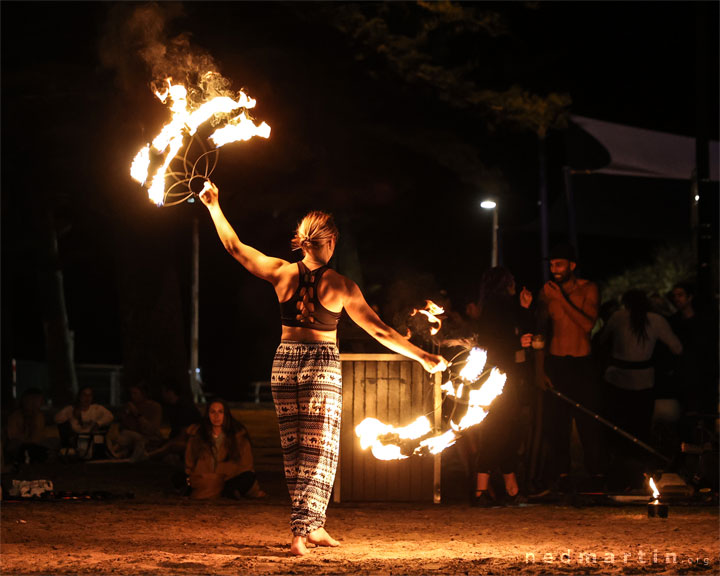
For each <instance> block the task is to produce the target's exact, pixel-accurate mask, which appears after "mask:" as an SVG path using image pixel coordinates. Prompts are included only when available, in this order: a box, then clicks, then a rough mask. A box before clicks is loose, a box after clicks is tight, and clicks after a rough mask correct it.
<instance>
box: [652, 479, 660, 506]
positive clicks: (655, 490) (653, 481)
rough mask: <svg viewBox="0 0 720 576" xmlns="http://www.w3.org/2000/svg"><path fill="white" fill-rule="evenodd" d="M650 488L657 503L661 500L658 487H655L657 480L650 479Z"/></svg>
mask: <svg viewBox="0 0 720 576" xmlns="http://www.w3.org/2000/svg"><path fill="white" fill-rule="evenodd" d="M650 488H651V489H652V492H653V498H655V502H657V500H658V498H660V491H659V490H658V489H657V486H656V485H655V480H653V479H652V478H650Z"/></svg>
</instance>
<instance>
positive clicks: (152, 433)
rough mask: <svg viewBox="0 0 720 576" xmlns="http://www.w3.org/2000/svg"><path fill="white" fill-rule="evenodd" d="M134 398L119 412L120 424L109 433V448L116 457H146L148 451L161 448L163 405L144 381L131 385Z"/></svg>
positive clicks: (141, 458)
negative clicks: (151, 396)
mask: <svg viewBox="0 0 720 576" xmlns="http://www.w3.org/2000/svg"><path fill="white" fill-rule="evenodd" d="M129 392H130V401H129V402H128V403H127V404H126V405H125V406H124V407H123V408H122V410H121V411H120V414H119V415H118V422H117V424H113V426H112V427H111V428H110V431H109V432H108V436H107V441H108V449H109V450H110V452H111V453H112V454H113V456H115V457H116V458H129V459H130V460H132V461H138V460H144V459H146V458H147V457H148V450H153V449H155V448H158V447H160V445H161V444H162V443H163V441H164V438H163V435H162V431H161V426H162V406H160V404H159V403H158V402H155V401H154V400H151V399H150V398H148V396H147V392H146V391H145V388H144V386H143V385H142V384H133V385H132V386H130V389H129Z"/></svg>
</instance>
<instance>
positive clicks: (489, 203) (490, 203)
mask: <svg viewBox="0 0 720 576" xmlns="http://www.w3.org/2000/svg"><path fill="white" fill-rule="evenodd" d="M480 208H484V209H485V210H492V211H493V237H492V260H491V263H490V265H491V266H493V267H494V266H497V265H498V233H499V228H498V205H497V202H495V201H494V200H483V201H482V202H480Z"/></svg>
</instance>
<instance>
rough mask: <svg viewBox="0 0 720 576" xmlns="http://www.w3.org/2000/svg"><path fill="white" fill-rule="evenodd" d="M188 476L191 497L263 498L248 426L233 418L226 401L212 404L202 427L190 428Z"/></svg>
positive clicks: (187, 458)
mask: <svg viewBox="0 0 720 576" xmlns="http://www.w3.org/2000/svg"><path fill="white" fill-rule="evenodd" d="M188 435H189V438H190V439H189V440H188V443H187V447H186V449H185V474H186V475H187V481H188V485H189V486H190V488H191V492H190V497H191V498H196V499H198V500H205V499H209V498H217V497H218V496H225V497H227V498H239V497H240V496H246V497H248V498H262V497H264V496H265V492H263V491H262V490H261V489H260V486H259V484H258V481H257V477H256V476H255V468H254V464H253V455H252V447H251V445H250V439H249V437H248V432H247V429H246V428H245V426H243V425H242V424H241V423H240V422H238V421H237V420H235V418H233V415H232V412H230V407H229V406H228V405H227V402H225V401H224V400H220V399H216V400H213V401H212V402H210V404H208V407H207V411H206V412H205V416H203V418H202V420H200V422H199V423H198V424H192V425H191V426H189V427H188Z"/></svg>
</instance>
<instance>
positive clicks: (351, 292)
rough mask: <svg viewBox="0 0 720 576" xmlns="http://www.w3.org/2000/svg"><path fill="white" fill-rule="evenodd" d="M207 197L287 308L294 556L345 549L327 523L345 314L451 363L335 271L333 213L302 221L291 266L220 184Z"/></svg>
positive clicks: (284, 403) (280, 401)
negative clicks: (266, 249)
mask: <svg viewBox="0 0 720 576" xmlns="http://www.w3.org/2000/svg"><path fill="white" fill-rule="evenodd" d="M200 198H201V200H202V202H203V203H204V204H205V206H207V208H208V210H209V212H210V216H211V217H212V220H213V223H214V224H215V228H216V230H217V233H218V236H219V237H220V240H221V241H222V243H223V245H224V246H225V249H226V250H227V251H228V252H229V253H230V254H231V255H232V256H233V257H234V258H235V259H236V260H237V261H238V262H240V264H242V265H243V266H244V267H245V268H246V269H247V270H248V271H249V272H251V273H252V274H254V275H255V276H257V277H258V278H261V279H263V280H266V281H268V282H270V283H271V284H272V286H273V288H274V289H275V294H276V296H277V298H278V302H279V303H280V318H281V324H282V341H281V342H280V345H279V346H278V349H277V351H276V353H275V359H274V361H273V369H272V376H271V384H272V393H273V400H274V401H275V409H276V411H277V415H278V423H279V425H280V441H281V444H282V449H283V460H284V468H285V478H286V480H287V484H288V490H289V492H290V500H291V506H292V512H291V516H290V527H291V530H292V534H293V537H292V542H291V545H290V551H291V553H293V554H295V555H298V556H301V555H304V554H306V553H307V552H308V549H307V546H306V544H307V543H308V542H310V543H311V544H315V545H319V546H338V545H339V542H338V541H337V540H335V539H334V538H332V537H331V536H330V535H329V534H328V533H327V531H326V530H325V528H324V525H325V511H326V509H327V504H328V501H329V498H330V493H331V491H332V486H333V482H334V479H335V471H336V468H337V458H338V450H339V440H340V414H341V412H342V378H341V376H342V374H341V369H340V356H339V353H338V349H337V344H336V342H337V324H338V319H339V318H340V314H341V312H342V311H343V310H345V311H346V312H347V313H348V316H350V318H351V319H352V320H353V321H354V322H355V323H357V324H358V325H359V326H360V327H361V328H363V329H364V330H365V331H366V332H368V333H369V334H370V335H371V336H372V337H373V338H375V339H376V340H377V341H378V342H380V343H381V344H384V345H385V346H387V347H388V348H390V349H391V350H393V351H394V352H397V353H399V354H403V355H404V356H407V357H408V358H411V359H413V360H416V361H418V362H420V364H422V366H423V367H424V368H425V369H426V370H427V371H428V372H437V371H439V370H444V369H445V368H446V366H447V363H446V361H445V359H444V358H442V357H441V356H437V355H435V354H430V353H429V352H426V351H424V350H422V349H420V348H418V347H417V346H415V345H414V344H412V343H410V342H409V341H408V340H406V339H405V338H403V337H402V336H401V335H400V334H398V333H397V332H396V331H395V330H393V329H392V328H390V327H389V326H387V325H386V324H385V323H384V322H383V321H382V320H380V318H379V317H378V315H377V314H376V313H375V311H374V310H373V309H372V308H371V307H370V306H369V305H368V304H367V302H366V301H365V298H364V297H363V295H362V292H361V291H360V289H359V288H358V286H357V284H355V282H353V281H352V280H350V279H349V278H347V277H345V276H343V275H342V274H338V273H337V272H336V271H335V270H332V269H331V268H329V267H328V262H329V260H330V258H331V257H332V255H333V252H334V251H335V244H336V243H337V239H338V230H337V228H336V226H335V223H334V221H333V218H332V216H331V215H330V214H327V213H325V212H319V211H313V212H310V213H309V214H307V215H306V216H305V217H304V218H303V219H302V221H301V222H300V224H299V225H298V227H297V230H296V232H295V236H294V238H293V239H292V247H293V249H295V250H298V251H300V252H301V255H302V258H301V260H300V261H299V262H295V263H291V262H288V261H286V260H283V259H281V258H273V257H270V256H266V255H265V254H263V253H262V252H260V251H258V250H256V249H255V248H252V247H251V246H248V245H247V244H244V243H242V242H241V241H240V240H239V239H238V236H237V234H236V233H235V231H234V230H233V228H232V227H231V226H230V223H229V222H228V221H227V219H226V218H225V216H224V214H223V212H222V210H221V209H220V204H219V202H218V189H217V187H216V186H215V185H214V184H212V183H211V182H209V181H208V182H206V184H205V187H204V189H203V192H202V193H201V195H200Z"/></svg>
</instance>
